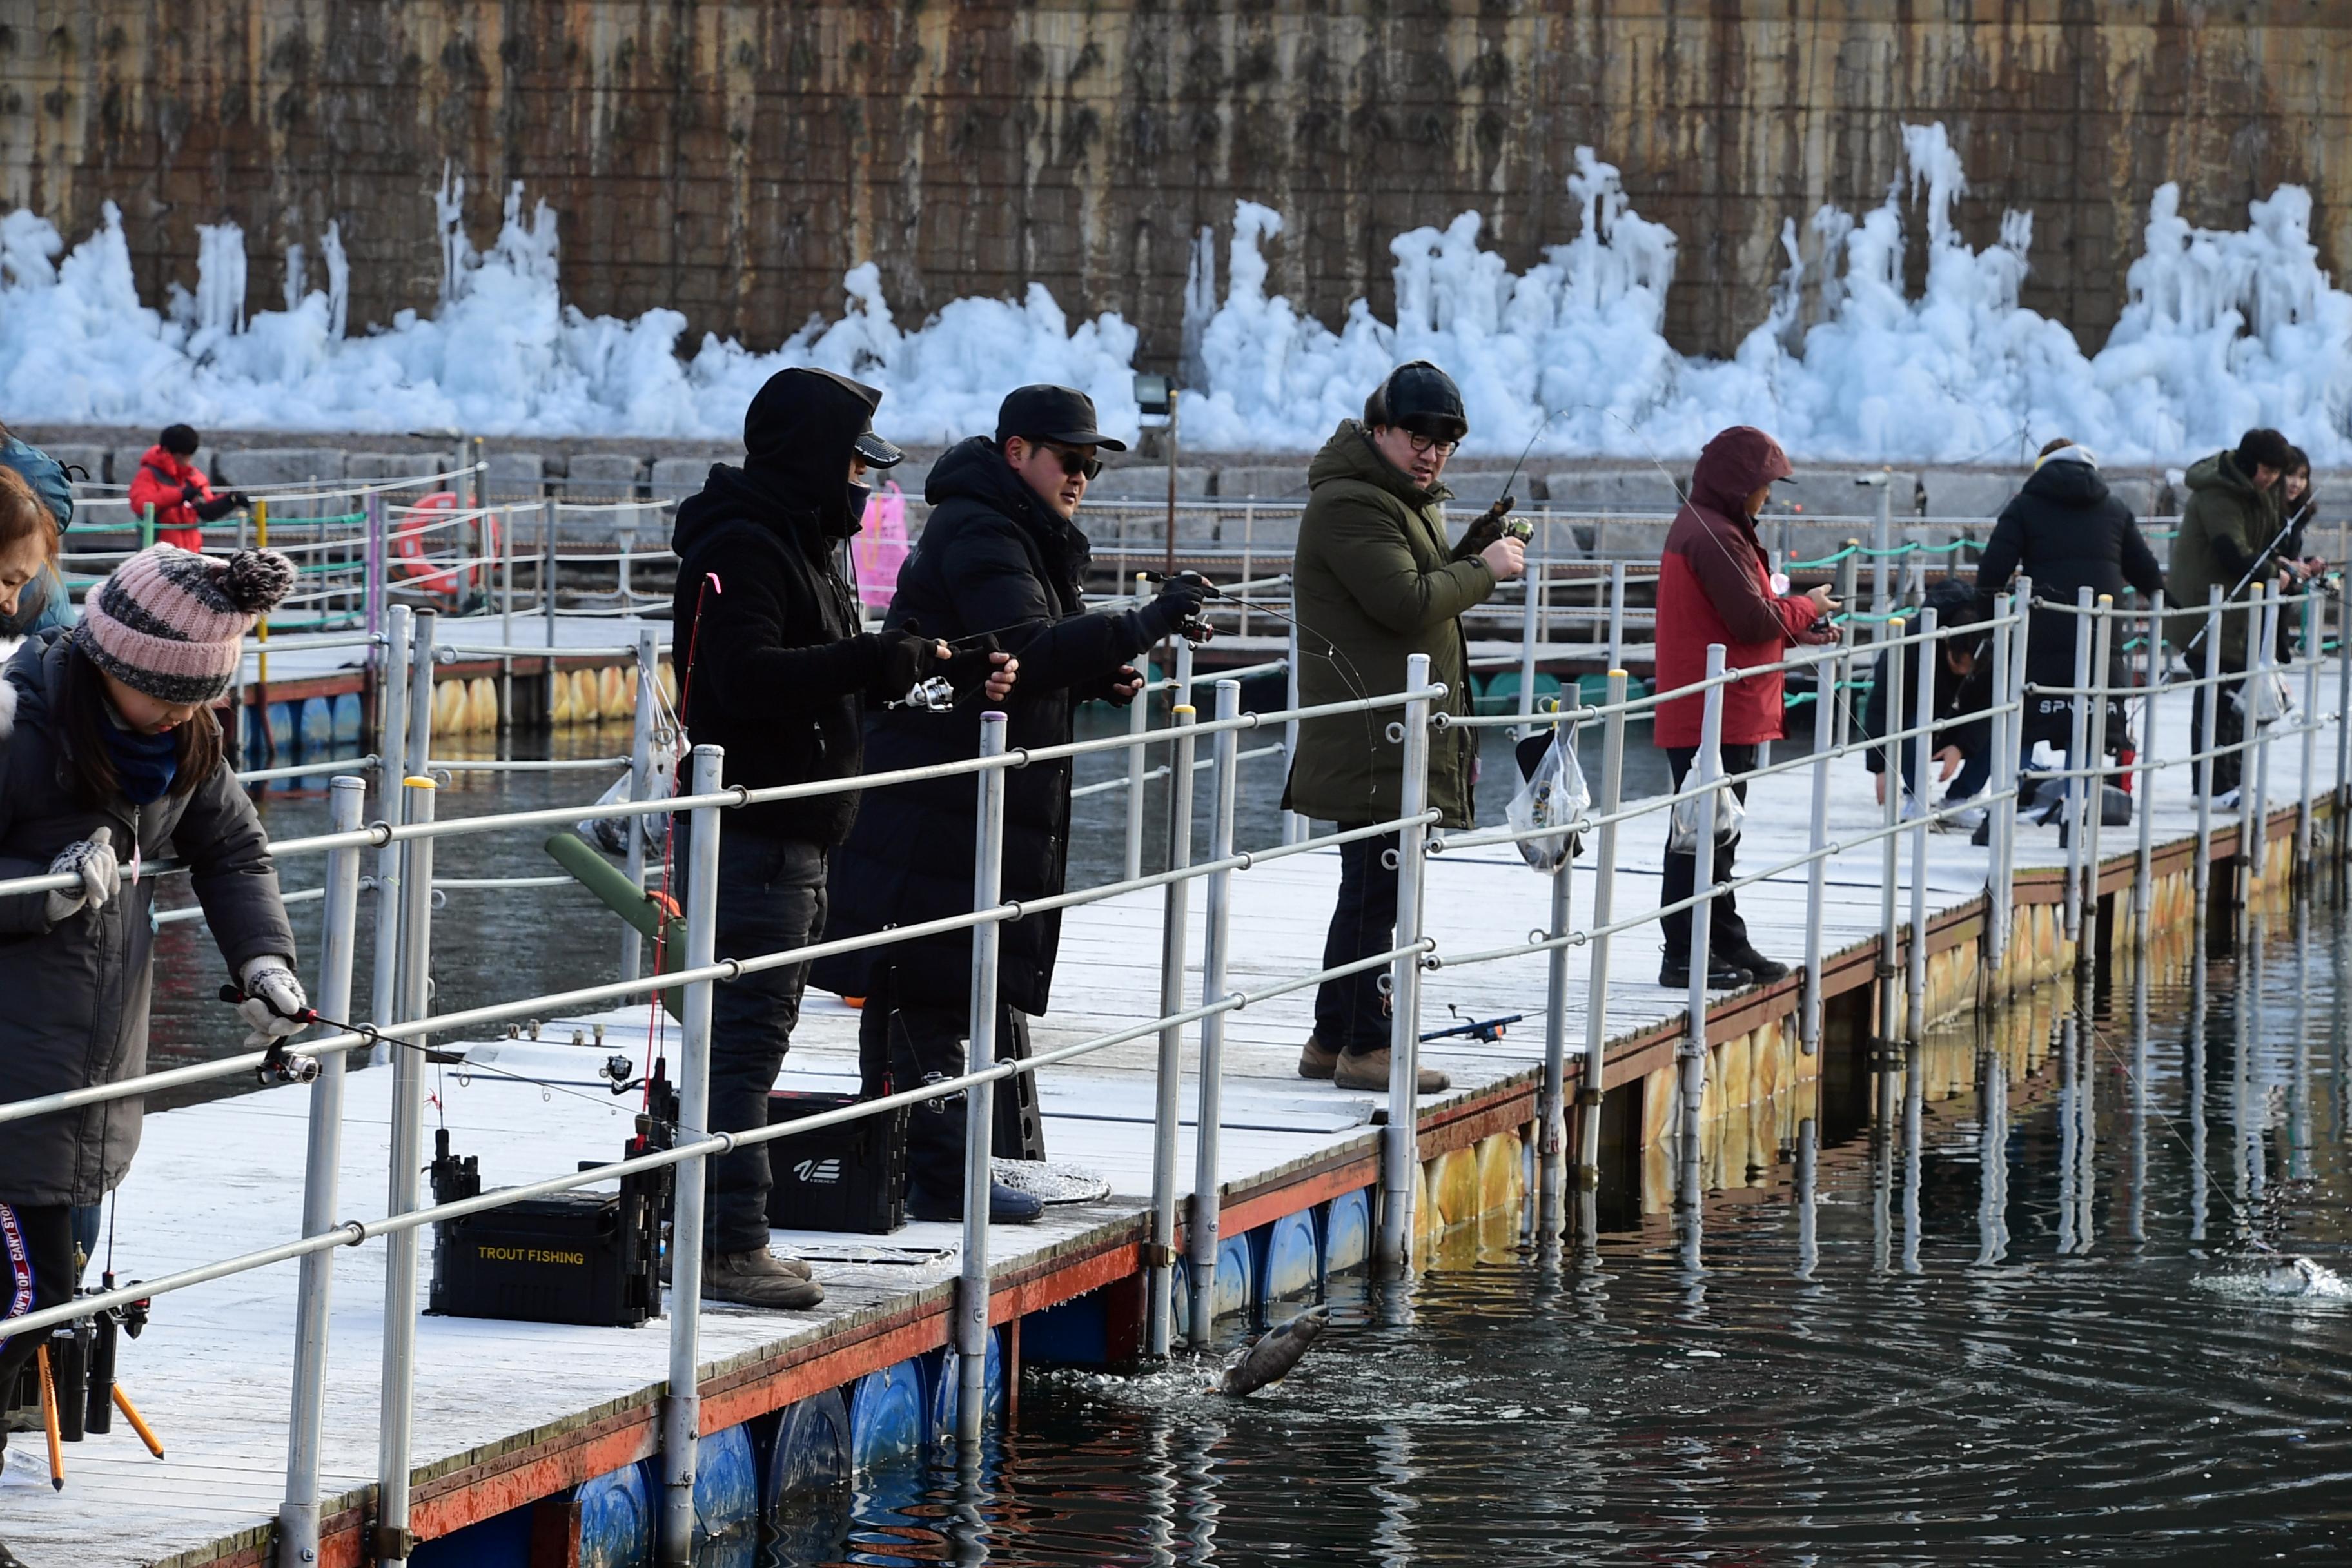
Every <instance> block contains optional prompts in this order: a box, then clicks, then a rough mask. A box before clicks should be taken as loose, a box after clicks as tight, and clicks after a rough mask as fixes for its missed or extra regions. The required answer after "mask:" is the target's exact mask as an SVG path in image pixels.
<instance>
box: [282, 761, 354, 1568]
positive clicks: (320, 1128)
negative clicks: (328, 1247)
mask: <svg viewBox="0 0 2352 1568" xmlns="http://www.w3.org/2000/svg"><path fill="white" fill-rule="evenodd" d="M328 791H329V794H330V795H331V801H330V804H329V806H328V827H329V831H331V832H334V833H349V832H351V831H352V829H353V828H355V827H357V826H359V825H360V820H361V818H362V816H364V815H365V811H366V806H367V781H366V780H365V779H358V778H353V777H352V776H351V775H349V774H347V773H346V774H338V775H336V777H335V779H334V780H333V782H332V783H331V784H329V785H328ZM326 889H327V897H326V910H325V914H324V916H323V921H324V925H323V935H322V937H321V940H320V945H319V1001H318V1007H319V1010H320V1012H321V1013H323V1014H325V1015H326V1016H328V1017H331V1018H348V1017H350V1016H352V1015H351V1006H352V960H353V958H354V957H355V956H356V951H357V948H358V938H359V918H360V917H359V901H360V852H359V850H358V849H357V848H346V849H336V850H332V851H331V852H330V853H329V854H328V856H327V867H326ZM342 1138H343V1053H342V1052H341V1051H329V1052H328V1053H327V1054H326V1055H325V1056H323V1057H321V1058H319V1076H318V1077H317V1078H315V1079H311V1081H310V1150H309V1157H308V1161H307V1163H306V1164H305V1166H304V1169H303V1173H302V1234H303V1235H304V1236H319V1235H321V1234H323V1233H324V1232H327V1231H330V1230H332V1229H334V1228H335V1206H336V1193H335V1188H336V1176H337V1173H338V1172H339V1171H340V1170H341V1164H342ZM334 1287H335V1266H334V1254H333V1253H331V1252H312V1253H308V1254H306V1255H304V1257H303V1258H302V1275H301V1283H300V1285H299V1287H298V1289H297V1293H296V1297H295V1300H296V1303H297V1304H296V1307H295V1314H294V1401H293V1414H292V1415H291V1417H290V1418H289V1421H288V1424H287V1435H286V1500H285V1502H284V1503H282V1504H281V1505H280V1506H279V1508H278V1568H317V1564H318V1562H319V1443H320V1434H321V1433H322V1431H323V1430H324V1428H325V1425H326V1405H327V1334H328V1309H329V1307H330V1306H331V1303H332V1300H333V1293H334Z"/></svg>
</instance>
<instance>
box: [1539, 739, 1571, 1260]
mask: <svg viewBox="0 0 2352 1568" xmlns="http://www.w3.org/2000/svg"><path fill="white" fill-rule="evenodd" d="M1564 722H1565V721H1555V722H1554V732H1555V733H1558V732H1559V727H1560V725H1561V724H1562V723H1564ZM1562 743H1563V744H1565V745H1568V746H1571V747H1572V746H1574V745H1575V744H1576V731H1574V729H1573V728H1570V729H1569V730H1568V732H1567V735H1566V738H1565V740H1564V741H1563V742H1562ZM1574 865H1575V861H1574V860H1572V859H1566V858H1563V859H1562V860H1561V861H1560V863H1559V865H1558V866H1557V867H1555V868H1553V869H1552V874H1551V923H1550V926H1549V929H1548V930H1547V931H1545V933H1544V934H1545V935H1547V936H1549V937H1550V938H1551V939H1552V941H1553V942H1561V941H1562V939H1563V938H1565V937H1566V936H1567V935H1568V930H1569V925H1570V921H1571V919H1572V916H1571V913H1570V900H1569V895H1570V892H1571V891H1572V889H1573V879H1572V877H1571V875H1570V868H1572V867H1573V866H1574ZM1544 957H1545V966H1546V973H1545V977H1544V978H1545V984H1544V1065H1543V1088H1542V1090H1541V1093H1540V1098H1539V1099H1538V1102H1537V1106H1536V1121H1537V1125H1538V1132H1537V1140H1538V1142H1537V1144H1536V1215H1537V1226H1538V1237H1539V1238H1540V1239H1542V1240H1544V1241H1547V1242H1549V1241H1550V1240H1552V1239H1554V1238H1556V1237H1559V1233H1560V1230H1561V1229H1562V1227H1563V1226H1565V1224H1566V1215H1565V1212H1564V1204H1563V1199H1564V1197H1565V1195H1566V1191H1567V1185H1568V1181H1567V1178H1568V1108H1567V1104H1566V1099H1567V1092H1568V1001H1569V997H1568V948H1567V947H1566V945H1565V944H1564V943H1563V944H1562V945H1559V946H1555V947H1553V948H1552V949H1551V950H1550V952H1547V953H1546V954H1545V955H1544Z"/></svg>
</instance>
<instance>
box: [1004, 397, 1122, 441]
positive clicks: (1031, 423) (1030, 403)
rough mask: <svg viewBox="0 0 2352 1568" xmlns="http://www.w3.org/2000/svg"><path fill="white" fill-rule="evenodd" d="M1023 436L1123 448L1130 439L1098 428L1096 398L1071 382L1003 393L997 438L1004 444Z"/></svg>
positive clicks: (1029, 438) (1027, 438)
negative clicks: (1119, 438) (1117, 437)
mask: <svg viewBox="0 0 2352 1568" xmlns="http://www.w3.org/2000/svg"><path fill="white" fill-rule="evenodd" d="M1015 436H1018V437H1022V438H1023V439H1024V440H1046V441H1059V442H1061V443H1062V444H1063V445H1064V446H1066V447H1101V448H1102V449H1103V450H1104V451H1106V452H1124V451H1126V450H1127V443H1126V442H1124V441H1120V440H1117V439H1115V438H1113V437H1108V436H1106V435H1104V434H1103V433H1102V432H1101V431H1100V430H1098V429H1097V428H1095V400H1094V399H1093V398H1091V397H1088V396H1087V395H1086V394H1085V393H1083V392H1080V391H1078V390H1077V389H1076V387H1071V386H1047V385H1045V384H1043V383H1040V384H1037V385H1034V386H1017V387H1014V388H1013V390H1012V391H1011V392H1008V393H1006V394H1005V395H1004V401H1003V404H1002V405H999V406H998V408H997V410H996V439H997V443H998V444H999V445H1000V446H1001V445H1003V443H1004V442H1006V441H1009V440H1011V439H1013V437H1015Z"/></svg>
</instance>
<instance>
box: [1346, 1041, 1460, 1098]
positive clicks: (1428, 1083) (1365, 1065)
mask: <svg viewBox="0 0 2352 1568" xmlns="http://www.w3.org/2000/svg"><path fill="white" fill-rule="evenodd" d="M1332 1079H1333V1081H1334V1082H1336V1083H1338V1084H1339V1087H1340V1088H1341V1089H1386V1088H1388V1086H1389V1053H1388V1052H1387V1051H1386V1050H1385V1049H1383V1050H1377V1051H1366V1052H1364V1053H1363V1054H1362V1055H1360V1056H1342V1057H1341V1058H1339V1065H1338V1067H1337V1068H1336V1069H1335V1070H1334V1071H1333V1073H1332ZM1453 1081H1454V1080H1453V1079H1449V1078H1447V1077H1446V1076H1445V1075H1444V1073H1442V1072H1439V1071H1438V1070H1437V1069H1436V1068H1422V1069H1421V1071H1420V1073H1419V1074H1418V1075H1416V1077H1415V1079H1414V1082H1413V1091H1414V1092H1415V1093H1417V1094H1443V1093H1444V1092H1445V1090H1446V1089H1448V1088H1449V1087H1451V1085H1452V1083H1453Z"/></svg>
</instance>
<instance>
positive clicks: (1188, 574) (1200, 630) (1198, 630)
mask: <svg viewBox="0 0 2352 1568" xmlns="http://www.w3.org/2000/svg"><path fill="white" fill-rule="evenodd" d="M1154 580H1155V581H1157V582H1161V583H1182V584H1188V585H1189V586H1192V587H1194V588H1198V589H1199V590H1201V593H1202V595H1203V596H1205V597H1207V598H1211V599H1213V598H1216V597H1218V596H1219V589H1218V587H1217V585H1216V584H1214V583H1212V582H1210V581H1209V580H1208V579H1207V578H1206V577H1203V576H1202V575H1201V574H1199V573H1198V572H1193V571H1189V570H1188V571H1183V572H1172V573H1170V574H1167V575H1165V576H1162V577H1158V578H1156V579H1154ZM1176 635H1177V636H1178V637H1182V638H1183V639H1184V640H1185V641H1186V642H1188V643H1191V644H1192V646H1193V647H1200V646H1201V645H1202V643H1205V642H1207V641H1208V640H1209V639H1210V638H1211V637H1215V636H1216V635H1217V628H1216V627H1214V626H1211V625H1210V624H1209V617H1208V616H1205V615H1202V614H1200V613H1198V612H1195V613H1194V614H1192V616H1188V617H1186V618H1185V619H1184V620H1182V621H1180V622H1178V623H1177V626H1176Z"/></svg>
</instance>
